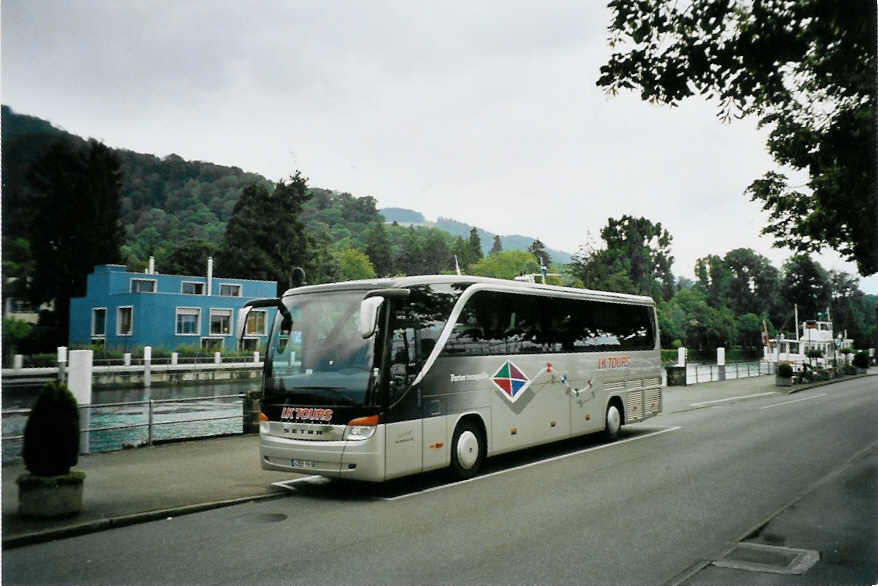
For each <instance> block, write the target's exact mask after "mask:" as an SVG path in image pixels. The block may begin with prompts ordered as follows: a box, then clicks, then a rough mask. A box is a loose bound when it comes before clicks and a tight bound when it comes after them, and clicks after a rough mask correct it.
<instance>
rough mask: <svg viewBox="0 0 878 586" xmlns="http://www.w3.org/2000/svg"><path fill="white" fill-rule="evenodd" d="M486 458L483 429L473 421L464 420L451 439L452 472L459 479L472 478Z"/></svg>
mask: <svg viewBox="0 0 878 586" xmlns="http://www.w3.org/2000/svg"><path fill="white" fill-rule="evenodd" d="M484 459H485V441H484V438H483V437H482V431H481V430H480V429H479V428H478V426H477V425H476V424H475V423H473V422H472V421H462V422H461V423H460V424H459V425H458V426H457V429H455V430H454V437H453V438H452V440H451V472H452V474H453V475H454V476H455V477H456V478H459V479H465V478H472V477H473V476H475V475H476V473H477V472H478V471H479V468H481V466H482V462H483V461H484Z"/></svg>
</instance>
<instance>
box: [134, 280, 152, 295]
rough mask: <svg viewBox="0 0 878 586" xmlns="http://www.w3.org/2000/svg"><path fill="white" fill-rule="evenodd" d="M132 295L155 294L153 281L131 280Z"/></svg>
mask: <svg viewBox="0 0 878 586" xmlns="http://www.w3.org/2000/svg"><path fill="white" fill-rule="evenodd" d="M131 292H132V293H155V279H131Z"/></svg>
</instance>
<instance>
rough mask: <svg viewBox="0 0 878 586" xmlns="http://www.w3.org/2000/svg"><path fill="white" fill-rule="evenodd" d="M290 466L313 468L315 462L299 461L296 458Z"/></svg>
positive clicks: (291, 461)
mask: <svg viewBox="0 0 878 586" xmlns="http://www.w3.org/2000/svg"><path fill="white" fill-rule="evenodd" d="M290 466H292V467H293V468H313V467H314V461H313V460H298V459H296V458H292V459H291V460H290Z"/></svg>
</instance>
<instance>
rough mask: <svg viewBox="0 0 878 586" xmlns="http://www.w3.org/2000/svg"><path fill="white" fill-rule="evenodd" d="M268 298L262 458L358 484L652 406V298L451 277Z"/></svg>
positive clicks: (461, 467) (656, 395) (466, 471)
mask: <svg viewBox="0 0 878 586" xmlns="http://www.w3.org/2000/svg"><path fill="white" fill-rule="evenodd" d="M254 307H262V308H270V307H273V308H275V309H276V312H275V318H274V324H273V326H272V330H271V335H270V337H269V341H268V344H267V347H266V352H265V366H264V372H263V381H262V402H261V412H260V414H259V419H260V423H259V458H260V461H261V464H262V468H264V469H267V470H284V471H290V472H301V473H308V474H316V475H323V476H331V477H342V478H351V479H359V480H366V481H384V480H388V479H391V478H397V477H400V476H405V475H408V474H416V473H420V472H425V471H428V470H434V469H439V468H450V469H451V471H452V472H453V474H454V475H455V476H456V477H458V478H469V477H471V476H473V475H475V474H476V473H477V472H478V470H479V468H480V466H481V465H482V463H483V462H484V460H485V458H486V457H489V456H493V455H496V454H502V453H504V452H510V451H513V450H519V449H522V448H527V447H531V446H535V445H538V444H543V443H547V442H552V441H556V440H561V439H564V438H569V437H572V436H578V435H584V434H591V433H596V432H602V431H603V432H605V434H606V435H607V436H608V437H609V438H611V439H613V438H615V437H616V436H617V434H618V433H619V429H620V428H621V426H622V425H624V424H627V423H634V422H639V421H643V420H644V419H647V418H649V417H652V416H654V415H657V414H658V413H660V412H661V410H662V387H661V371H660V366H661V365H660V356H659V338H658V325H657V322H656V315H655V304H654V302H653V300H652V299H650V298H649V297H640V296H633V295H623V294H617V293H605V292H598V291H589V290H583V289H572V288H567V287H556V286H550V285H542V284H534V283H523V282H516V281H506V280H500V279H490V278H482V277H472V276H460V275H441V276H419V277H400V278H390V279H373V280H363V281H349V282H344V283H332V284H325V285H313V286H301V287H297V288H294V289H290V290H289V291H287V292H286V293H284V295H283V296H282V297H281V298H279V299H260V300H254V301H251V302H249V303H248V304H247V305H246V306H245V307H244V308H242V310H241V313H240V315H239V317H238V320H237V321H238V323H237V331H238V337H239V339H240V337H241V335H242V332H243V331H244V328H245V323H246V320H247V314H248V312H249V311H250V310H251V309H252V308H254Z"/></svg>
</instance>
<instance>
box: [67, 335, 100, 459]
mask: <svg viewBox="0 0 878 586" xmlns="http://www.w3.org/2000/svg"><path fill="white" fill-rule="evenodd" d="M93 370H94V351H92V350H71V351H70V371H69V377H68V383H69V385H68V386H69V387H70V391H71V392H72V393H73V396H74V397H76V402H77V404H79V406H80V412H79V429H80V434H79V452H80V453H81V454H88V453H89V431H88V428H89V427H90V426H91V409H90V405H91V383H92V374H93Z"/></svg>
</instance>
